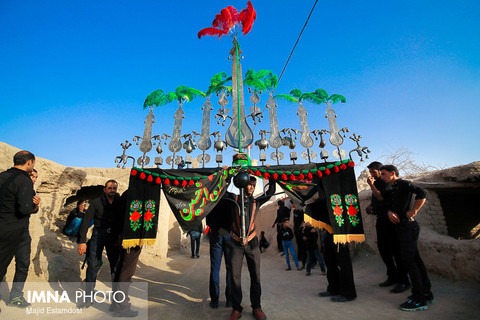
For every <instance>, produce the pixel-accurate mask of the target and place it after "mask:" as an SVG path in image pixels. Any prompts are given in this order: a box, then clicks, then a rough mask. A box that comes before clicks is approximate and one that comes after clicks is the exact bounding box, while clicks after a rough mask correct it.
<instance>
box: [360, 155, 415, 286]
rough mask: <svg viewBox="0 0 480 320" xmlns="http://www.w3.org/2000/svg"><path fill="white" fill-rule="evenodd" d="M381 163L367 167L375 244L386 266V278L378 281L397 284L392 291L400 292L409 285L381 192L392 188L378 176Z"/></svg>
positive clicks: (385, 284)
mask: <svg viewBox="0 0 480 320" xmlns="http://www.w3.org/2000/svg"><path fill="white" fill-rule="evenodd" d="M381 167H382V164H381V163H380V162H378V161H374V162H372V163H370V164H369V165H368V166H367V168H368V171H369V172H370V177H368V179H367V182H368V185H369V186H370V188H371V189H372V203H371V211H372V213H373V214H374V215H376V216H377V222H376V230H377V246H378V251H379V252H380V256H381V257H382V260H383V262H384V263H385V265H386V267H387V280H385V281H384V282H382V283H380V284H379V286H380V287H388V286H391V285H393V284H397V285H396V286H395V287H394V288H393V289H392V290H390V291H391V292H392V293H400V292H403V291H405V290H407V289H408V288H409V287H410V284H409V281H408V275H407V271H406V270H405V268H404V267H403V266H402V265H401V259H400V245H399V244H398V239H397V235H396V233H395V226H394V224H393V223H392V222H390V220H389V219H388V203H387V202H386V201H384V199H383V197H382V193H383V194H386V193H387V192H389V191H390V190H391V189H392V186H391V185H390V184H387V183H386V182H385V181H383V180H382V179H381V178H380V168H381Z"/></svg>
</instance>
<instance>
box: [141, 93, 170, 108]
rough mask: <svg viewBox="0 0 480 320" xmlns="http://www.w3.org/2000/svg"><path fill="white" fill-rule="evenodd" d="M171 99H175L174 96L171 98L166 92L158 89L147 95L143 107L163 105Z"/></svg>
mask: <svg viewBox="0 0 480 320" xmlns="http://www.w3.org/2000/svg"><path fill="white" fill-rule="evenodd" d="M173 100H175V98H173V99H172V98H171V97H170V96H169V95H168V94H165V93H164V92H163V90H162V89H158V90H155V91H153V92H152V93H150V94H149V95H148V96H147V98H146V99H145V102H144V103H143V108H144V109H146V108H148V107H160V106H164V105H166V104H168V103H170V102H172V101H173Z"/></svg>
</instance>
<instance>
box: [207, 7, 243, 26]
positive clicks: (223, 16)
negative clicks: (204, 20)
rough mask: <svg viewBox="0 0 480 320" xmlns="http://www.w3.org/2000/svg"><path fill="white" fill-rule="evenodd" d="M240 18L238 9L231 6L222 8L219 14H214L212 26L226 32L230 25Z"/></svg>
mask: <svg viewBox="0 0 480 320" xmlns="http://www.w3.org/2000/svg"><path fill="white" fill-rule="evenodd" d="M239 21H240V20H239V19H238V11H237V9H235V8H234V7H232V6H228V7H226V8H223V9H222V10H221V11H220V13H219V14H217V15H216V16H215V19H214V20H213V22H212V26H214V27H215V28H220V29H222V30H223V31H225V32H228V31H229V30H230V28H231V27H233V26H234V25H235V24H237V23H238V22H239Z"/></svg>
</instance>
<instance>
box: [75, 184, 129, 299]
mask: <svg viewBox="0 0 480 320" xmlns="http://www.w3.org/2000/svg"><path fill="white" fill-rule="evenodd" d="M117 187H118V183H117V182H116V181H115V180H108V181H107V182H106V183H105V187H104V188H103V192H104V194H103V195H102V196H101V197H99V198H96V199H95V200H93V201H92V202H91V203H90V206H89V207H88V209H87V212H86V213H85V217H84V219H83V220H82V224H81V225H80V230H79V231H78V232H79V245H78V250H77V251H78V254H80V255H83V254H84V253H85V252H86V251H87V244H86V242H87V231H88V228H89V227H90V221H91V220H92V219H94V228H93V233H92V238H91V239H90V242H89V245H88V253H87V265H88V267H87V274H86V278H85V282H86V289H85V296H84V297H85V301H84V304H83V307H86V308H88V307H89V306H90V305H91V304H92V303H93V289H94V287H95V281H96V280H97V274H98V271H99V270H100V267H101V265H102V253H103V249H104V248H105V249H106V250H107V257H108V261H109V263H110V272H111V276H112V282H114V281H115V276H116V273H117V272H118V268H119V263H120V255H121V252H122V246H121V243H120V232H121V226H122V222H123V221H122V219H123V212H122V208H123V207H122V205H121V201H120V196H119V195H118V193H117ZM90 297H91V298H90Z"/></svg>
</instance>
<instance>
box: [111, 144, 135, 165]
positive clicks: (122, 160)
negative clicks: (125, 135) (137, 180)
mask: <svg viewBox="0 0 480 320" xmlns="http://www.w3.org/2000/svg"><path fill="white" fill-rule="evenodd" d="M120 146H121V147H122V149H123V152H122V155H121V156H117V157H116V158H115V163H118V164H117V168H120V164H122V163H123V166H122V169H125V166H126V165H127V161H128V159H132V160H133V165H135V158H134V157H131V156H127V154H126V151H127V149H128V148H130V147H131V146H132V144H131V143H130V142H128V140H125V142H122V143H120Z"/></svg>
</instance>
